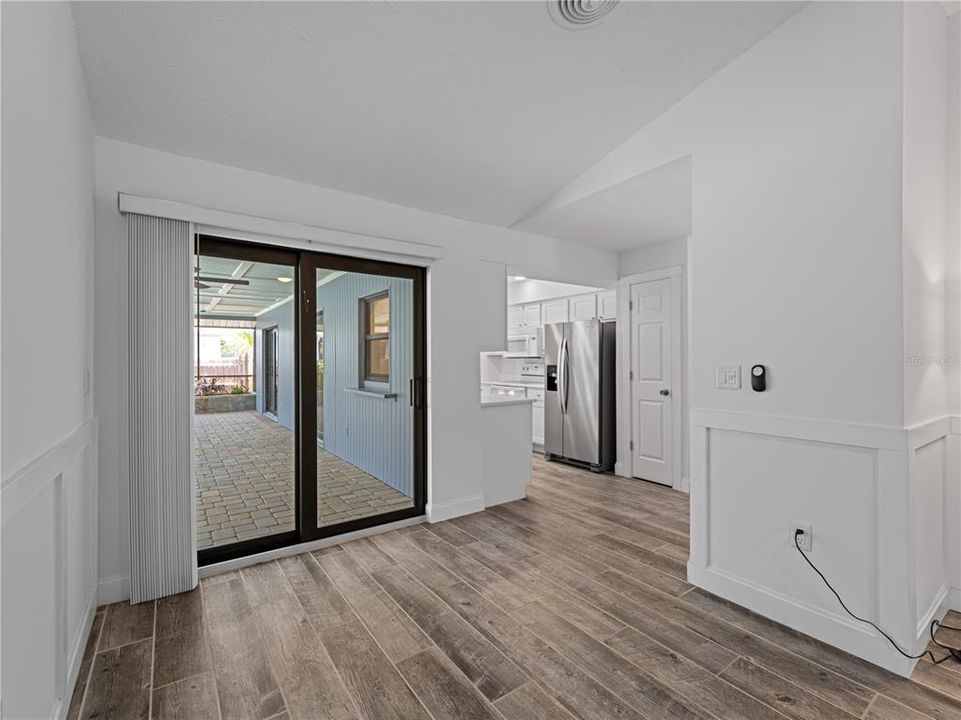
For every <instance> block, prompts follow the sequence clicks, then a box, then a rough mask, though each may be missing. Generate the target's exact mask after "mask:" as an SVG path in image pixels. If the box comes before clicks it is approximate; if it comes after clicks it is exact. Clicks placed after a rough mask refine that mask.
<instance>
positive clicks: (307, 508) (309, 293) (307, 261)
mask: <svg viewBox="0 0 961 720" xmlns="http://www.w3.org/2000/svg"><path fill="white" fill-rule="evenodd" d="M318 270H335V271H341V272H354V273H364V274H368V275H380V276H387V277H395V278H402V279H407V280H410V281H411V282H412V283H413V314H414V317H413V318H412V320H413V331H414V337H413V373H412V377H411V378H410V382H409V385H408V393H409V395H408V402H409V403H410V406H411V408H412V411H413V413H412V415H413V417H412V422H413V427H412V429H413V432H412V442H413V447H412V458H413V467H412V472H413V481H414V482H413V488H414V497H413V506H412V507H409V508H402V509H400V510H393V511H391V512H387V513H382V514H380V515H373V516H369V517H362V518H353V519H351V520H347V521H345V522H341V523H336V524H334V525H327V526H324V527H319V526H318V523H317V488H316V486H315V487H314V488H313V491H312V493H311V495H310V497H309V498H304V497H302V498H301V504H300V518H299V522H298V526H299V527H302V528H305V532H304V540H305V541H308V540H319V539H321V538H326V537H331V536H333V535H340V534H343V533H348V532H353V531H355V530H363V529H365V528H369V527H374V526H376V525H384V524H386V523H391V522H396V521H397V520H406V519H407V518H412V517H417V516H418V515H423V514H424V508H425V505H426V503H427V401H426V397H427V392H426V390H427V387H426V377H427V270H426V269H425V268H422V267H415V266H412V265H401V264H399V263H392V262H385V261H383V260H368V259H364V258H356V257H349V256H345V255H334V254H331V253H320V252H304V253H303V254H302V255H301V262H300V278H299V282H298V285H299V286H300V322H299V323H298V325H299V326H300V327H301V330H302V332H304V333H305V335H306V333H307V332H309V333H310V335H311V340H312V342H309V343H308V342H301V343H300V352H301V357H300V363H301V366H302V367H304V368H307V367H309V368H311V370H312V371H311V372H304V373H302V374H301V378H300V379H301V383H302V386H301V395H300V413H299V415H300V422H301V425H300V436H301V438H302V439H303V442H304V444H305V446H306V443H307V441H308V440H312V442H313V447H314V449H315V451H314V452H313V453H307V452H304V453H303V458H302V459H301V471H302V474H303V476H304V477H305V478H313V479H315V480H316V478H317V453H316V445H317V373H316V372H314V371H313V368H314V363H315V362H316V353H317V343H316V341H315V338H314V337H313V335H314V334H315V333H316V328H317V271H318ZM325 321H326V318H325ZM325 343H326V338H325Z"/></svg>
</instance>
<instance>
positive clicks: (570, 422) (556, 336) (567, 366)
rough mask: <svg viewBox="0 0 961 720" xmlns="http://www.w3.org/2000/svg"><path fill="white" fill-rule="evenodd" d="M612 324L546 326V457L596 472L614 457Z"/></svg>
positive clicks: (584, 322) (609, 466) (592, 322)
mask: <svg viewBox="0 0 961 720" xmlns="http://www.w3.org/2000/svg"><path fill="white" fill-rule="evenodd" d="M614 328H615V324H614V323H613V322H601V321H600V320H579V321H576V322H566V323H554V324H551V325H545V326H544V364H545V365H546V375H547V378H546V380H547V383H546V386H545V391H546V396H545V398H544V452H545V455H546V457H547V459H548V460H567V461H570V462H574V463H578V464H582V465H586V466H588V467H590V469H591V470H594V471H597V472H600V471H602V470H612V469H613V468H614V458H615V454H616V453H615V433H614V423H615V410H614V376H615V364H614V363H615V360H614V337H615V335H614Z"/></svg>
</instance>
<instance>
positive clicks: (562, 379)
mask: <svg viewBox="0 0 961 720" xmlns="http://www.w3.org/2000/svg"><path fill="white" fill-rule="evenodd" d="M566 351H567V338H563V339H562V340H561V347H560V348H559V349H558V351H557V403H558V405H560V408H561V414H562V415H565V414H567V352H566Z"/></svg>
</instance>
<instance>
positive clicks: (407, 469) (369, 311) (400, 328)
mask: <svg viewBox="0 0 961 720" xmlns="http://www.w3.org/2000/svg"><path fill="white" fill-rule="evenodd" d="M301 280H302V283H303V284H304V287H305V288H306V287H309V288H310V290H311V291H312V295H313V297H312V298H310V299H309V301H308V302H309V304H308V305H305V307H304V308H303V313H304V315H303V323H304V325H307V324H309V323H312V324H313V328H314V333H315V342H314V345H313V348H312V352H311V353H310V354H309V356H307V355H306V354H305V357H304V358H303V361H304V363H305V364H307V363H309V364H311V365H312V366H313V367H315V368H316V371H315V372H313V373H311V374H310V377H309V378H305V381H306V382H307V383H313V386H311V387H306V388H305V397H306V398H310V397H313V398H315V401H314V402H313V403H312V404H311V406H310V407H307V406H306V404H305V407H304V419H305V422H306V423H308V424H312V427H311V430H310V431H309V432H312V433H313V434H314V436H315V437H318V442H317V448H316V454H315V455H314V457H312V458H306V457H305V458H304V459H305V461H306V462H305V470H306V472H307V473H308V474H310V475H313V476H314V477H316V479H317V486H316V494H315V495H314V496H313V497H311V498H310V499H309V500H311V501H314V503H315V507H314V508H312V507H310V504H309V502H308V499H307V498H305V499H304V500H305V502H304V505H303V513H304V518H303V519H304V523H305V525H308V524H309V525H312V527H313V528H314V529H315V531H316V532H317V533H319V534H320V535H324V534H329V532H330V529H331V528H340V529H341V530H349V529H356V528H360V527H365V526H367V525H370V524H371V520H372V519H379V520H380V521H390V520H394V519H400V518H403V517H410V516H411V515H413V514H415V512H414V511H415V510H416V511H417V512H420V511H422V509H423V500H424V498H423V491H422V487H421V485H422V483H419V482H418V478H420V477H421V476H423V474H424V470H423V466H422V463H423V442H424V437H425V435H424V432H423V428H422V427H421V426H422V425H423V424H424V418H423V415H424V411H425V408H424V402H423V391H424V387H423V381H422V378H423V377H424V372H423V364H424V356H423V333H424V323H423V315H424V302H423V270H422V269H420V268H412V267H407V266H403V265H395V264H391V263H382V262H371V261H358V260H353V259H351V260H348V259H345V258H340V257H336V256H330V255H310V256H307V257H305V258H304V261H303V263H302V265H301ZM310 294H311V293H310V292H308V293H306V296H309V295H310ZM306 350H307V349H306V348H305V351H306ZM321 430H322V433H321ZM321 434H322V439H321ZM311 460H312V461H313V462H314V467H312V468H309V467H307V465H308V464H309V461H311Z"/></svg>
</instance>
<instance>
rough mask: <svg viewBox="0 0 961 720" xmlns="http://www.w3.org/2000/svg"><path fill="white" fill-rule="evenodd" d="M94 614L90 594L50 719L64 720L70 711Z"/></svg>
mask: <svg viewBox="0 0 961 720" xmlns="http://www.w3.org/2000/svg"><path fill="white" fill-rule="evenodd" d="M96 614H97V594H96V593H92V594H91V595H90V599H89V600H88V601H87V607H86V609H85V610H84V613H83V622H81V623H80V627H79V628H78V630H77V636H76V637H75V638H74V639H73V645H72V647H71V648H70V654H69V655H68V657H67V676H66V677H65V678H64V685H63V697H62V698H60V702H59V703H58V704H57V706H56V708H55V709H54V712H53V713H52V717H55V718H57V720H64V719H65V718H66V717H67V712H68V711H69V710H70V699H71V698H72V697H73V690H74V688H75V687H76V686H77V679H78V676H79V675H80V665H81V664H82V663H83V651H84V650H85V649H86V648H87V640H88V639H89V638H90V630H91V629H92V628H93V619H94V617H95V616H96Z"/></svg>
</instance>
